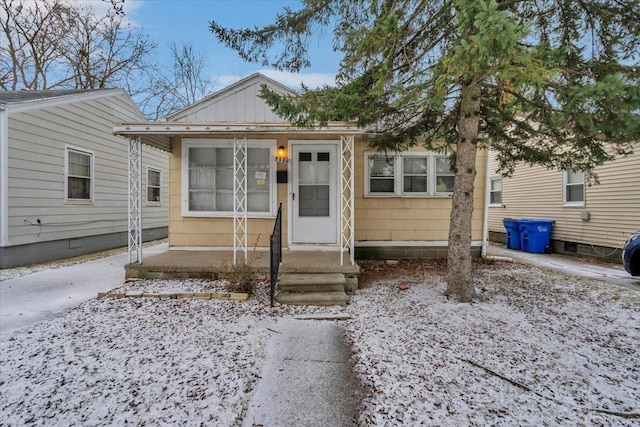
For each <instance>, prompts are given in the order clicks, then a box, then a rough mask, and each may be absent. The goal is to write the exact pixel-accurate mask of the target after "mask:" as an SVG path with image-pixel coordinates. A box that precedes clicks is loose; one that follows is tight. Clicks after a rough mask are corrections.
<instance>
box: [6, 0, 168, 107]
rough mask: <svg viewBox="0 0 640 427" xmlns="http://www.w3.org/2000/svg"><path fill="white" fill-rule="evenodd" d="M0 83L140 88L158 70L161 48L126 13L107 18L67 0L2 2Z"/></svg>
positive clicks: (13, 86) (33, 87)
mask: <svg viewBox="0 0 640 427" xmlns="http://www.w3.org/2000/svg"><path fill="white" fill-rule="evenodd" d="M0 7H2V12H3V13H2V21H1V25H2V28H1V29H2V37H3V39H4V40H2V41H0V56H1V57H2V59H1V60H0V78H1V80H0V87H2V88H3V89H12V90H15V89H22V88H24V89H31V90H36V89H54V88H58V89H61V88H73V89H89V88H107V87H128V88H132V87H134V86H135V88H136V90H135V91H134V92H132V95H134V94H135V92H142V91H144V90H145V88H144V87H143V86H144V82H146V81H147V78H143V75H144V74H145V73H148V72H149V71H150V69H152V68H153V64H151V63H150V61H149V58H150V57H151V55H150V54H151V52H152V51H153V50H154V49H155V48H156V45H155V43H152V42H151V41H149V39H148V38H147V37H145V36H144V35H143V34H142V32H141V31H133V30H132V29H131V28H130V27H129V26H128V25H127V23H126V21H125V18H124V17H123V16H122V15H118V14H117V13H116V12H115V11H109V12H108V13H107V14H106V15H104V16H99V15H97V14H95V13H94V11H93V9H92V8H87V7H80V6H78V5H75V4H73V3H65V2H63V1H62V0H41V1H38V2H28V3H27V2H26V1H25V0H0Z"/></svg>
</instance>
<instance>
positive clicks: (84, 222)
mask: <svg viewBox="0 0 640 427" xmlns="http://www.w3.org/2000/svg"><path fill="white" fill-rule="evenodd" d="M133 120H137V121H140V120H144V116H143V115H142V113H141V112H140V110H139V109H138V107H137V106H136V105H135V104H134V103H133V101H132V100H131V98H130V97H129V95H127V94H126V93H125V92H124V91H123V90H120V89H113V90H84V91H78V90H59V91H2V92H0V166H1V168H0V267H1V268H7V267H14V266H20V265H26V264H31V263H35V262H41V261H48V260H54V259H61V258H66V257H70V256H75V255H80V254H85V253H89V252H95V251H98V250H103V249H108V248H114V247H121V246H123V245H124V246H126V245H127V233H128V219H129V218H128V199H129V196H128V181H129V178H128V171H129V166H128V164H129V161H128V156H129V141H128V140H127V139H126V138H123V137H121V136H116V135H114V134H113V126H114V124H116V123H120V122H123V121H133ZM143 152H144V156H143V157H144V159H145V161H144V163H143V164H142V174H143V176H142V182H143V197H144V199H143V203H142V210H143V211H144V217H145V219H144V224H143V228H144V235H145V238H147V239H156V238H163V237H166V236H167V233H168V231H167V229H168V227H167V226H168V206H169V200H168V183H169V176H168V153H167V152H165V151H160V150H158V149H156V148H152V147H148V146H146V147H144V148H143Z"/></svg>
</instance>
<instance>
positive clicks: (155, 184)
mask: <svg viewBox="0 0 640 427" xmlns="http://www.w3.org/2000/svg"><path fill="white" fill-rule="evenodd" d="M160 178H161V173H160V171H159V170H157V169H151V168H148V169H147V203H149V204H152V205H160V204H161V200H160V195H161V191H160V182H161V181H160Z"/></svg>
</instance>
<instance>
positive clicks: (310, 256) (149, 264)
mask: <svg viewBox="0 0 640 427" xmlns="http://www.w3.org/2000/svg"><path fill="white" fill-rule="evenodd" d="M341 257H342V258H343V260H342V263H341V262H340V258H341ZM247 264H248V265H249V266H251V267H253V268H255V269H256V271H257V272H258V273H260V274H264V275H265V276H268V275H269V251H268V250H255V251H248V252H247ZM341 264H342V265H341ZM232 266H233V251H232V250H183V249H179V250H175V249H170V250H168V251H165V252H163V253H160V254H157V255H152V256H149V257H147V258H144V259H143V261H142V263H139V264H138V263H131V264H128V265H126V266H125V271H126V274H125V277H126V278H127V279H137V278H140V279H217V278H218V277H220V275H221V273H223V272H225V271H228V270H229V269H230V268H231V267H232ZM279 271H280V274H281V275H282V274H287V273H290V274H320V273H340V274H344V275H345V277H347V278H352V277H354V278H355V277H357V275H358V274H359V273H360V267H359V266H358V264H353V265H352V264H351V261H350V258H349V254H348V253H343V254H341V253H340V252H339V251H315V250H287V249H283V251H282V264H281V265H280V269H279Z"/></svg>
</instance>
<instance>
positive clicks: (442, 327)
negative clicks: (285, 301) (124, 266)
mask: <svg viewBox="0 0 640 427" xmlns="http://www.w3.org/2000/svg"><path fill="white" fill-rule="evenodd" d="M407 271H410V270H407ZM440 273H441V270H440V269H439V267H438V266H437V265H436V266H434V267H433V268H431V267H430V268H427V269H424V270H419V271H417V270H416V271H413V273H412V274H411V276H410V277H403V276H402V274H399V273H398V274H387V275H385V274H383V275H381V276H380V277H379V278H378V279H376V280H370V281H369V283H368V284H367V286H366V288H364V289H360V290H358V291H356V292H355V293H353V294H352V295H351V299H350V303H349V305H348V306H346V307H339V308H338V307H334V308H319V307H310V308H307V307H276V308H274V309H272V308H270V307H269V305H268V302H267V296H266V292H267V287H266V286H264V285H261V286H260V288H259V289H258V292H257V295H256V296H255V297H252V298H250V299H249V301H247V302H246V303H235V302H224V301H201V300H195V299H194V300H188V299H179V300H159V299H144V298H139V299H138V298H125V299H120V300H113V299H101V300H97V299H95V300H91V301H88V302H87V303H84V304H82V305H81V306H80V307H78V308H76V309H72V310H68V311H66V312H65V313H64V314H63V315H62V316H59V317H56V318H54V319H52V320H48V321H45V322H41V323H38V324H36V325H35V326H33V327H31V328H28V329H25V330H20V331H17V332H16V333H14V334H13V335H11V336H10V337H8V339H6V340H5V341H3V342H2V343H1V348H0V425H6V426H21V425H47V426H49V425H82V426H98V425H100V426H103V425H125V424H126V425H200V424H203V425H215V426H232V425H238V424H240V420H241V419H242V417H243V415H244V414H245V412H246V410H247V406H248V402H249V399H250V398H251V395H252V390H253V388H254V386H255V383H256V381H257V379H258V378H259V376H260V375H261V368H262V361H263V360H264V349H265V345H266V342H267V340H268V339H269V337H270V336H271V335H272V334H273V333H274V330H273V325H274V324H275V322H276V320H277V318H279V317H282V316H289V315H293V314H300V313H306V312H328V311H330V312H335V313H337V312H347V313H349V314H351V316H352V318H351V320H348V321H344V322H342V324H344V326H345V328H346V330H347V334H348V337H349V339H350V341H351V342H352V346H353V356H352V361H353V369H354V371H355V372H356V374H357V376H358V377H359V379H360V381H361V383H362V385H363V388H364V397H363V401H362V405H361V414H360V416H359V420H358V422H359V424H360V425H363V426H365V425H377V426H400V425H403V426H404V425H451V426H464V425H505V426H507V425H508V426H512V425H536V426H538V425H554V426H555V425H571V426H573V425H607V426H608V425H637V424H638V422H639V421H640V418H629V417H632V416H634V415H633V414H635V416H636V417H637V416H640V415H638V414H640V362H639V358H638V357H639V356H638V355H639V354H640V352H639V351H638V350H639V349H640V294H639V293H638V292H634V291H632V290H628V289H624V288H619V287H615V286H611V285H606V284H604V283H601V282H597V281H593V280H589V279H576V278H573V277H570V276H565V275H561V274H556V273H550V272H545V271H541V270H537V269H535V268H530V267H523V266H519V265H514V264H508V263H504V264H502V263H499V264H495V265H480V266H478V268H477V271H476V273H477V288H478V291H479V294H480V299H481V301H480V302H478V303H475V304H472V305H467V304H458V303H455V302H452V301H449V300H447V299H445V298H444V297H443V296H442V292H443V291H444V289H445V284H444V281H443V279H442V276H441V274H440ZM400 285H407V287H408V289H405V290H402V289H401V287H400ZM0 286H1V284H0ZM402 288H404V286H402ZM167 289H181V290H185V291H196V290H201V291H213V290H220V289H223V284H221V283H219V282H209V281H203V280H192V281H137V282H134V283H128V284H125V288H124V290H146V291H148V292H154V291H158V290H167ZM630 414H631V415H630Z"/></svg>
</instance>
